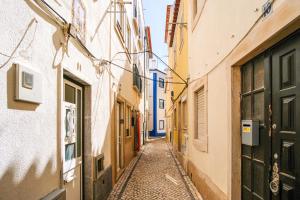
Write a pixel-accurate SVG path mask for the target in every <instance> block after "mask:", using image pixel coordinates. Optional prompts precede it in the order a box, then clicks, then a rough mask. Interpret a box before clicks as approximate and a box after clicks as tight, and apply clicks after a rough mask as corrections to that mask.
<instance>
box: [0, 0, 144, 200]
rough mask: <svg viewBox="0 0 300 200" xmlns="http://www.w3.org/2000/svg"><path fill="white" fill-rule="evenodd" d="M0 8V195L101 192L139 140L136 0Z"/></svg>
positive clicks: (93, 195)
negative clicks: (0, 29) (130, 0)
mask: <svg viewBox="0 0 300 200" xmlns="http://www.w3.org/2000/svg"><path fill="white" fill-rule="evenodd" d="M0 11H1V12H0V13H1V14H0V16H1V17H0V18H1V20H0V24H1V27H4V29H5V31H3V32H1V34H0V35H1V44H2V45H1V49H0V51H1V55H0V62H1V67H0V77H1V78H0V86H1V88H2V90H1V94H0V96H1V98H0V105H1V108H2V109H1V110H0V116H1V120H0V121H1V122H0V146H1V148H0V154H1V155H2V156H1V162H0V171H1V173H0V199H40V198H44V197H47V198H49V199H53V198H56V197H57V196H61V198H62V199H72V200H74V199H105V198H106V197H107V195H108V194H109V192H110V190H111V188H112V186H113V185H114V184H115V182H116V181H117V180H118V178H119V177H120V175H121V174H122V172H123V171H124V168H125V167H126V166H127V165H128V164H129V162H130V161H131V159H132V158H133V157H134V156H135V154H136V152H137V151H138V150H139V148H140V147H141V145H142V144H143V138H144V131H143V124H145V122H144V117H143V116H144V115H145V114H144V111H145V109H144V104H146V103H147V101H146V99H144V98H145V96H144V95H143V94H144V92H145V91H146V90H147V88H146V87H145V86H144V85H145V84H143V80H142V77H141V75H142V74H144V70H145V69H147V68H144V65H145V61H144V57H143V56H140V55H136V54H132V52H140V51H143V49H144V48H148V47H146V46H147V45H148V43H145V41H144V37H145V26H144V19H143V5H142V1H140V0H136V1H133V2H132V4H126V3H125V2H123V1H101V2H99V1H83V0H72V1H65V0H59V1H22V2H20V1H15V0H14V1H4V2H3V5H2V6H1V8H0ZM147 56H148V55H147Z"/></svg>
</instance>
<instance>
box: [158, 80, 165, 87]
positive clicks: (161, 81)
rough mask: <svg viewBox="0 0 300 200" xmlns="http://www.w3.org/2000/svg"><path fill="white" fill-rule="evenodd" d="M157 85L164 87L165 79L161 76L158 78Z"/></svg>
mask: <svg viewBox="0 0 300 200" xmlns="http://www.w3.org/2000/svg"><path fill="white" fill-rule="evenodd" d="M158 82H159V83H158V86H159V87H161V88H164V87H165V80H164V79H162V78H159V81H158Z"/></svg>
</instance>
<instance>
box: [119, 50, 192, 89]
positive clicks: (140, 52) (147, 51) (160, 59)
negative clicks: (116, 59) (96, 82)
mask: <svg viewBox="0 0 300 200" xmlns="http://www.w3.org/2000/svg"><path fill="white" fill-rule="evenodd" d="M145 52H146V53H152V54H153V55H154V56H155V57H156V58H158V59H159V61H160V62H162V63H163V64H164V65H165V66H166V67H167V68H169V69H170V70H171V71H172V72H173V73H174V74H175V75H176V76H177V77H179V78H180V79H181V80H182V81H183V82H184V83H185V84H186V85H188V83H187V81H186V80H184V79H183V78H182V77H181V76H180V75H179V74H178V73H177V72H176V71H175V70H173V69H172V68H171V67H170V66H169V65H168V64H167V63H166V62H165V61H163V60H162V58H161V57H160V56H158V55H157V54H156V53H154V52H153V51H149V50H146V51H139V52H125V51H120V52H117V53H116V54H115V55H114V56H116V55H118V54H121V53H122V54H123V53H124V54H125V53H127V54H131V55H134V54H142V53H145Z"/></svg>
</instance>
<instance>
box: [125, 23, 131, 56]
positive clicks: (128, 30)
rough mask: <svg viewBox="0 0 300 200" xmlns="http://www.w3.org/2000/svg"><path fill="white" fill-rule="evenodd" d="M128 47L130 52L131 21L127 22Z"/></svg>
mask: <svg viewBox="0 0 300 200" xmlns="http://www.w3.org/2000/svg"><path fill="white" fill-rule="evenodd" d="M126 47H127V50H128V52H131V29H130V26H129V22H127V35H126Z"/></svg>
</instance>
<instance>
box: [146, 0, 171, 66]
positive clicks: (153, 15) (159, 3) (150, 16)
mask: <svg viewBox="0 0 300 200" xmlns="http://www.w3.org/2000/svg"><path fill="white" fill-rule="evenodd" d="M173 3H174V0H143V6H144V16H145V22H146V26H150V29H151V39H152V50H153V52H154V53H156V54H157V55H159V56H160V57H161V58H162V59H163V60H164V61H167V60H168V58H167V57H166V56H167V55H168V49H167V45H166V44H165V42H164V37H165V23H166V9H167V5H168V4H173ZM159 68H160V69H161V70H163V69H164V68H165V67H164V66H163V65H161V64H159Z"/></svg>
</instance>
